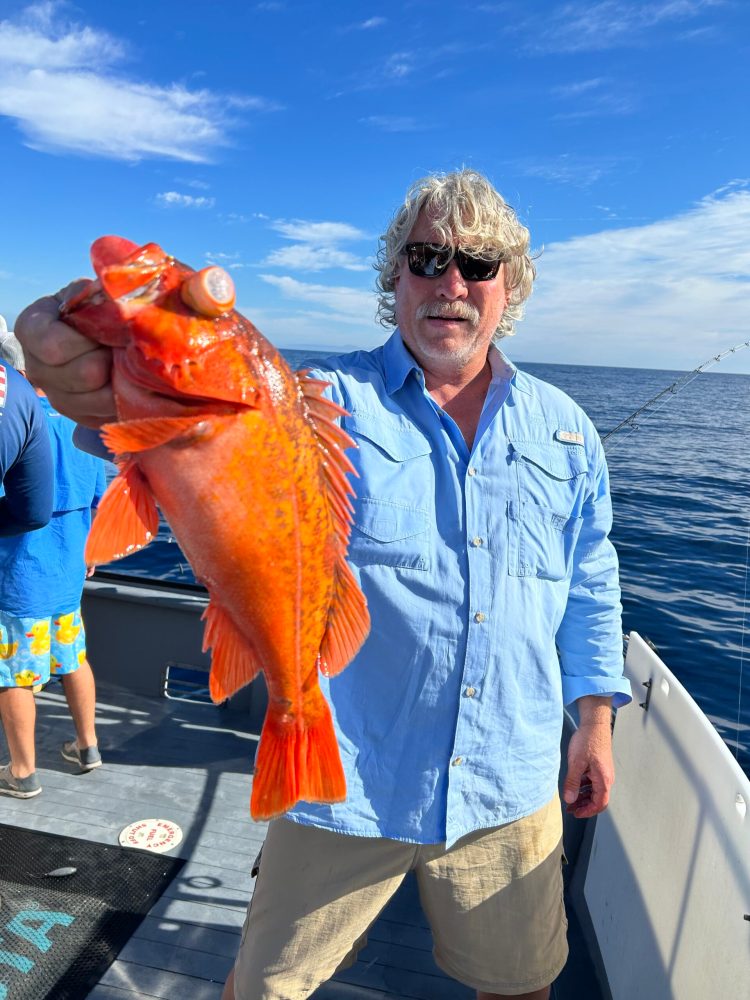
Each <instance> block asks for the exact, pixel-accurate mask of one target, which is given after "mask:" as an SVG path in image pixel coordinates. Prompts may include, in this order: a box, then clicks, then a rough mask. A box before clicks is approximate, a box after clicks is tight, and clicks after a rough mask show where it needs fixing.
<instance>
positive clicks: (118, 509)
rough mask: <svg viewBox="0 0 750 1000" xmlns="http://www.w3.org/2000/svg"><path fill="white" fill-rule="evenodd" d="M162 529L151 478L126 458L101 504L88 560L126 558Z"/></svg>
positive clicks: (98, 562) (90, 563)
mask: <svg viewBox="0 0 750 1000" xmlns="http://www.w3.org/2000/svg"><path fill="white" fill-rule="evenodd" d="M158 530H159V512H158V511H157V509H156V501H155V500H154V497H153V494H152V493H151V490H150V488H149V485H148V482H147V481H146V479H145V477H144V475H143V473H142V472H141V470H140V469H139V468H138V466H137V465H136V464H135V463H134V462H126V463H125V464H124V465H123V467H122V468H121V470H120V474H119V475H118V476H117V477H116V478H115V479H113V480H112V482H111V483H110V484H109V487H108V489H107V492H106V493H105V494H104V496H103V497H102V499H101V503H100V504H99V507H98V510H97V512H96V516H95V518H94V522H93V524H92V525H91V531H90V532H89V536H88V538H87V540H86V551H85V559H86V564H87V565H88V566H98V565H101V564H102V563H108V562H111V561H112V560H113V559H122V557H123V556H127V555H129V554H130V553H131V552H136V551H137V550H138V549H142V548H143V546H144V545H148V543H149V542H150V541H151V539H152V538H153V537H154V536H155V535H156V533H157V531H158Z"/></svg>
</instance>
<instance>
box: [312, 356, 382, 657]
mask: <svg viewBox="0 0 750 1000" xmlns="http://www.w3.org/2000/svg"><path fill="white" fill-rule="evenodd" d="M297 375H298V378H299V383H300V387H301V389H302V393H303V395H304V397H305V401H306V403H307V409H308V414H309V417H310V421H311V423H312V425H313V428H314V430H315V433H316V435H317V437H318V442H319V444H320V447H321V450H322V451H323V453H324V455H325V462H324V464H323V468H324V471H325V477H326V485H327V489H328V497H329V501H330V507H331V512H332V514H333V521H334V530H335V539H336V543H337V548H338V555H337V560H336V571H335V583H334V593H333V599H332V601H331V607H330V611H329V615H328V624H327V626H326V631H325V634H324V636H323V640H322V642H321V646H320V669H321V671H322V672H323V673H324V674H326V676H332V675H334V674H337V673H339V672H340V671H341V670H343V669H344V667H345V666H346V665H347V664H348V663H349V662H350V660H351V659H352V658H353V657H354V656H355V654H356V653H357V651H358V650H359V648H360V646H361V645H362V643H363V642H364V641H365V639H366V638H367V633H368V632H369V631H370V616H369V614H368V611H367V603H366V601H365V597H364V594H363V593H362V591H361V590H360V589H359V586H358V584H357V581H356V580H355V578H354V575H353V574H352V571H351V569H350V568H349V565H348V563H347V562H346V549H347V546H348V544H349V534H350V532H351V525H352V514H353V508H352V504H351V501H350V499H349V497H350V495H351V494H352V493H353V492H354V491H353V489H352V486H351V484H350V482H349V480H348V479H347V475H346V474H347V472H350V473H354V474H355V475H356V473H355V470H354V467H353V466H352V464H351V462H350V461H349V459H348V458H347V457H346V455H345V454H344V451H343V449H344V448H351V447H354V442H353V441H352V439H351V438H350V437H349V435H348V434H347V433H346V431H345V430H343V429H342V428H341V427H340V426H339V424H338V423H337V422H336V421H337V418H338V417H340V416H341V415H342V414H344V413H346V411H345V410H343V409H342V408H341V407H340V406H338V405H337V404H336V403H334V402H332V401H331V400H329V399H327V398H326V397H325V396H324V395H323V392H324V391H325V388H326V386H327V384H328V383H326V382H323V381H321V380H320V379H311V378H306V377H305V374H304V372H298V373H297Z"/></svg>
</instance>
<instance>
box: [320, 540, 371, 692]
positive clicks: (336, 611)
mask: <svg viewBox="0 0 750 1000" xmlns="http://www.w3.org/2000/svg"><path fill="white" fill-rule="evenodd" d="M369 631H370V615H369V613H368V611H367V602H366V600H365V596H364V594H363V593H362V591H361V590H360V589H359V585H358V584H357V581H356V579H355V578H354V574H353V573H352V571H351V569H350V568H349V565H348V563H347V562H346V561H345V560H344V558H343V557H342V558H340V559H339V564H338V566H337V567H336V582H335V585H334V595H333V600H332V601H331V607H330V610H329V613H328V625H327V626H326V631H325V635H324V636H323V641H322V642H321V644H320V663H319V666H320V670H321V673H323V674H325V676H326V677H333V676H334V675H335V674H338V673H340V672H341V671H342V670H343V669H344V667H345V666H346V665H347V664H348V663H350V662H351V661H352V660H353V659H354V657H355V656H356V654H357V652H358V651H359V648H360V646H361V645H362V643H363V642H364V641H365V639H366V638H367V633H368V632H369Z"/></svg>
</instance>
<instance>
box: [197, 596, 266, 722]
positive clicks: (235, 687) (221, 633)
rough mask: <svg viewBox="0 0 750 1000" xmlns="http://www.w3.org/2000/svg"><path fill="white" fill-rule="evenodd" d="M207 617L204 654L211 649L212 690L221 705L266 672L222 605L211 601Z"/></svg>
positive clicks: (210, 682)
mask: <svg viewBox="0 0 750 1000" xmlns="http://www.w3.org/2000/svg"><path fill="white" fill-rule="evenodd" d="M203 618H204V619H205V621H206V628H205V631H204V633H203V652H204V653H205V652H206V650H207V649H209V648H210V650H211V675H210V677H209V681H208V687H209V691H210V694H211V698H212V700H213V701H215V702H216V703H217V704H218V703H220V702H222V701H226V700H227V698H231V696H232V695H233V694H234V693H235V692H236V691H239V689H240V688H242V687H244V686H245V685H246V684H249V683H250V681H251V680H253V678H254V677H255V676H256V675H257V674H258V673H259V672H260V671H261V670H262V664H261V662H260V660H259V659H258V656H257V654H256V652H255V650H254V649H253V648H252V646H251V645H250V642H249V640H248V639H246V638H245V636H244V635H242V634H241V632H240V631H239V630H238V628H237V626H236V625H235V624H234V622H233V621H232V619H231V618H230V617H229V615H228V614H227V613H226V611H224V609H223V608H222V607H221V605H219V604H214V603H213V602H211V603H210V604H209V605H208V607H207V608H206V610H205V611H204V612H203Z"/></svg>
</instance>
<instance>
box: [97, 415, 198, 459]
mask: <svg viewBox="0 0 750 1000" xmlns="http://www.w3.org/2000/svg"><path fill="white" fill-rule="evenodd" d="M209 424H210V419H209V418H207V417H205V416H204V415H202V414H195V415H193V416H190V417H142V418H141V419H139V420H124V421H123V422H122V423H117V424H105V425H104V427H102V431H101V436H102V441H103V442H104V444H105V445H106V446H107V448H109V450H110V451H112V452H114V453H115V455H122V454H127V453H137V452H139V451H148V449H149V448H158V447H159V445H162V444H168V443H169V442H170V441H174V440H176V439H177V438H190V437H191V436H192V435H197V436H198V437H200V436H202V435H203V433H204V432H205V430H206V429H207V428H208V426H209Z"/></svg>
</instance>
